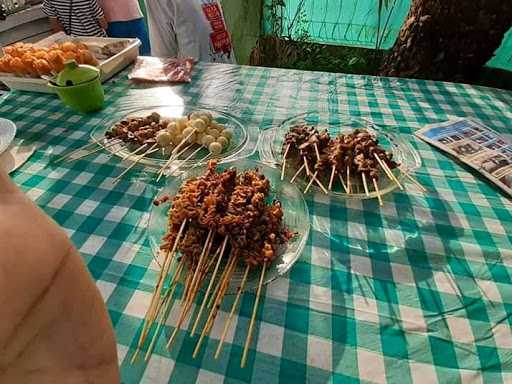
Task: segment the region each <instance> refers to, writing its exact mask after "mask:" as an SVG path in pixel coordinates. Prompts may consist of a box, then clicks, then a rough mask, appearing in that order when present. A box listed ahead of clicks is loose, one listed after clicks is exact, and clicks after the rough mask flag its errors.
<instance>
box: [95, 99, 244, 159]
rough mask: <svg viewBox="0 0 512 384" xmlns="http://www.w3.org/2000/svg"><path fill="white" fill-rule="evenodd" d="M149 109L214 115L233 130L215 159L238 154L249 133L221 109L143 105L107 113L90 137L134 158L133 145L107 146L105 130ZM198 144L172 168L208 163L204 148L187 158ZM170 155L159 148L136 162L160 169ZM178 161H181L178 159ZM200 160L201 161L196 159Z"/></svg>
mask: <svg viewBox="0 0 512 384" xmlns="http://www.w3.org/2000/svg"><path fill="white" fill-rule="evenodd" d="M151 112H158V113H159V114H160V115H161V116H162V117H163V118H169V117H175V118H176V117H183V116H187V115H188V114H190V113H192V112H209V113H211V114H212V115H213V118H214V119H215V120H216V121H217V122H218V123H220V124H223V125H225V126H226V128H227V129H229V130H231V131H232V132H233V138H232V139H231V142H230V145H229V147H228V148H227V149H226V150H225V151H223V152H222V153H221V154H220V155H217V156H215V158H216V159H217V160H218V161H219V162H224V161H228V160H231V159H235V158H237V157H238V156H240V154H241V152H242V151H243V149H244V147H245V146H246V145H247V143H248V140H249V138H248V133H247V129H246V128H245V126H244V125H243V124H242V123H241V122H240V121H239V120H238V119H237V118H236V117H234V116H232V115H230V114H229V113H226V112H221V111H217V110H213V109H208V108H202V107H198V106H193V105H191V106H183V105H179V106H168V105H167V106H153V107H145V108H142V109H137V110H134V111H131V112H129V113H118V114H115V115H112V116H110V117H109V118H107V119H105V120H103V121H102V122H101V123H100V124H99V125H98V126H97V127H96V128H95V129H94V130H93V132H92V134H91V137H92V139H93V140H94V141H95V142H97V143H98V144H99V145H102V146H104V147H105V150H106V151H108V152H110V153H112V154H114V155H116V156H118V157H120V158H122V159H126V160H133V159H135V158H136V157H137V155H132V154H130V152H131V151H133V150H135V149H136V147H133V148H130V149H128V148H129V147H128V148H126V149H122V147H123V145H124V144H123V143H122V144H116V145H112V146H110V145H109V146H106V143H107V139H106V138H105V132H106V131H107V130H109V129H110V128H112V127H113V126H114V124H115V123H117V122H119V121H122V120H124V119H126V118H128V117H134V116H137V117H138V116H146V115H149V114H150V113H151ZM198 147H199V145H194V146H193V147H191V148H190V149H188V150H187V151H185V152H183V153H182V154H181V155H180V156H179V157H178V158H177V162H178V164H179V166H176V164H175V166H174V167H173V168H174V169H176V168H178V167H181V166H185V167H191V166H196V165H205V164H206V163H207V162H208V160H209V159H208V158H206V159H205V157H206V156H207V155H208V153H209V152H208V150H207V149H206V148H203V149H201V150H200V151H199V152H197V153H196V154H195V155H194V156H193V157H192V158H190V159H189V160H186V161H184V160H185V159H187V158H188V157H189V156H190V155H191V154H192V153H193V152H194V151H195V150H196V149H197V148H198ZM168 158H169V155H167V156H165V155H164V154H163V152H162V151H157V152H155V153H153V154H151V155H148V156H144V158H143V159H142V160H140V161H139V163H140V164H143V165H146V166H149V167H152V168H158V169H160V168H161V167H162V166H163V165H164V164H165V163H166V162H167V160H168ZM180 160H181V161H180ZM198 160H201V161H198Z"/></svg>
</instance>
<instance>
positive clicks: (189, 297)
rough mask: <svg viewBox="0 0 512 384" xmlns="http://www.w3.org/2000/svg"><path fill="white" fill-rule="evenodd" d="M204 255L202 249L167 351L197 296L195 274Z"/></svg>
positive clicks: (184, 295)
mask: <svg viewBox="0 0 512 384" xmlns="http://www.w3.org/2000/svg"><path fill="white" fill-rule="evenodd" d="M210 233H212V235H210V236H211V240H208V239H207V241H206V243H205V246H207V244H208V243H209V241H213V231H212V230H210V232H209V234H210ZM205 253H206V251H205V249H204V248H203V253H202V254H201V256H200V260H199V261H198V266H197V267H196V270H195V271H194V274H193V275H192V278H191V280H190V285H189V286H188V289H187V292H186V293H185V292H184V294H183V297H184V299H183V302H182V306H183V309H182V311H181V314H180V317H179V319H178V323H177V324H176V327H175V328H174V331H173V333H172V334H171V337H170V338H169V341H168V342H167V345H166V346H167V349H169V348H170V347H171V345H172V343H173V342H174V339H175V338H176V335H177V334H178V331H179V330H180V329H181V325H182V324H183V322H184V321H185V319H186V317H187V315H188V313H189V312H190V309H191V308H192V303H193V302H194V298H195V296H197V290H196V289H195V284H196V283H195V281H196V279H197V276H196V275H197V272H198V271H199V270H200V264H201V261H202V260H201V258H204V256H203V255H204V254H205Z"/></svg>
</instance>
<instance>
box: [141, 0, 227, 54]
mask: <svg viewBox="0 0 512 384" xmlns="http://www.w3.org/2000/svg"><path fill="white" fill-rule="evenodd" d="M146 8H147V11H148V24H149V39H150V42H151V53H152V55H153V56H158V57H178V58H185V57H193V58H194V59H196V60H200V61H205V62H215V63H228V64H234V63H236V59H235V53H234V51H233V46H232V43H231V38H230V35H229V32H228V30H227V27H226V22H225V19H224V14H223V12H222V7H221V5H220V3H219V1H218V0H146Z"/></svg>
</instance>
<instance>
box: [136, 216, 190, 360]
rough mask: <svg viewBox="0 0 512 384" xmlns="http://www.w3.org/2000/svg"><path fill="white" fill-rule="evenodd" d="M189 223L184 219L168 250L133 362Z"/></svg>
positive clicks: (144, 337) (142, 343)
mask: <svg viewBox="0 0 512 384" xmlns="http://www.w3.org/2000/svg"><path fill="white" fill-rule="evenodd" d="M186 224H187V221H186V220H184V221H183V223H182V224H181V227H180V229H179V231H178V235H177V236H176V239H175V240H174V244H173V247H172V249H171V250H170V251H168V252H167V254H166V257H165V261H164V267H163V269H162V271H161V272H160V276H159V279H158V282H157V285H156V287H155V290H154V291H153V296H152V297H151V303H150V304H149V308H148V311H147V312H146V316H145V318H144V322H143V327H142V331H141V333H140V337H139V341H138V343H137V349H136V351H135V354H134V355H133V357H132V360H131V364H133V363H134V362H135V360H136V359H137V356H138V354H139V352H140V348H142V346H143V345H144V342H145V341H146V336H147V332H148V331H149V328H151V324H152V323H153V318H154V316H153V315H154V312H155V309H156V307H155V306H158V304H159V303H158V302H159V300H160V292H161V291H162V286H163V284H164V281H165V278H166V276H167V273H168V272H169V268H170V265H171V261H172V260H173V258H174V254H175V253H176V249H177V248H178V243H179V241H180V239H181V235H182V234H183V230H184V229H185V225H186Z"/></svg>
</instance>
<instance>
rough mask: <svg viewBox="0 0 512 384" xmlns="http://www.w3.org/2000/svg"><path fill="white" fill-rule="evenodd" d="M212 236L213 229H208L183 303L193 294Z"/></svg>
mask: <svg viewBox="0 0 512 384" xmlns="http://www.w3.org/2000/svg"><path fill="white" fill-rule="evenodd" d="M214 236H215V235H214V232H213V229H210V230H209V231H208V235H207V236H206V241H205V243H204V245H203V249H202V251H201V254H200V256H199V261H198V262H197V266H196V269H195V271H194V276H193V277H192V282H191V283H190V284H191V289H190V291H189V292H188V293H189V295H188V297H185V302H187V301H188V299H189V298H190V297H191V296H192V294H193V292H194V289H195V286H196V281H197V279H198V278H199V274H200V270H201V268H202V266H203V262H204V260H205V258H206V252H207V251H208V249H209V248H210V246H211V245H210V244H211V243H212V242H213V237H214ZM192 299H193V298H192Z"/></svg>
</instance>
